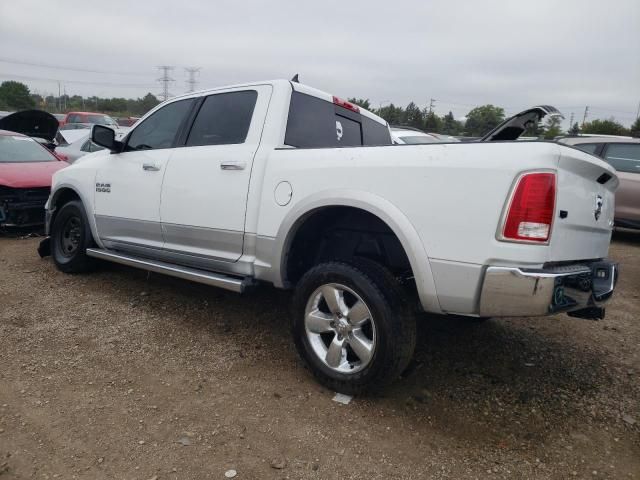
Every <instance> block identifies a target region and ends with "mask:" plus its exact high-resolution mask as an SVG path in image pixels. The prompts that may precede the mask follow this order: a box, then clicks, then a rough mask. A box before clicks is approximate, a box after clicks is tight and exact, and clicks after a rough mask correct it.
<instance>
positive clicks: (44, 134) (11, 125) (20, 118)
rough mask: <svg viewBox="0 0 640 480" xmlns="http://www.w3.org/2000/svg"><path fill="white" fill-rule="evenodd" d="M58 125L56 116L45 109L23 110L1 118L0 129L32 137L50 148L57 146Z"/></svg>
mask: <svg viewBox="0 0 640 480" xmlns="http://www.w3.org/2000/svg"><path fill="white" fill-rule="evenodd" d="M58 126H59V123H58V120H57V119H56V117H54V116H53V115H51V114H50V113H49V112H45V111H44V110H21V111H19V112H14V113H11V114H10V115H7V116H6V117H2V118H0V130H6V131H9V132H15V133H21V134H23V135H27V136H29V137H32V138H34V139H35V140H36V141H37V142H38V143H41V144H42V145H44V146H45V147H47V148H48V149H49V150H53V149H54V148H55V136H56V133H57V132H58Z"/></svg>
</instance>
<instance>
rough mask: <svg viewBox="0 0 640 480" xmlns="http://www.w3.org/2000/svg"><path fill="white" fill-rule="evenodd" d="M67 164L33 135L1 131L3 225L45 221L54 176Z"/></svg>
mask: <svg viewBox="0 0 640 480" xmlns="http://www.w3.org/2000/svg"><path fill="white" fill-rule="evenodd" d="M67 165H68V164H67V163H66V162H63V161H62V160H60V159H58V157H56V156H55V155H54V154H53V153H52V152H51V151H49V150H48V149H46V148H45V147H43V146H42V145H41V144H40V143H38V142H37V141H35V140H34V139H33V138H31V137H28V136H25V135H22V134H20V133H16V132H11V131H7V130H0V227H28V226H35V225H42V224H44V215H45V211H44V204H45V203H46V202H47V198H49V192H50V190H51V176H52V175H53V174H54V173H55V172H57V171H58V170H60V169H62V168H64V167H66V166H67Z"/></svg>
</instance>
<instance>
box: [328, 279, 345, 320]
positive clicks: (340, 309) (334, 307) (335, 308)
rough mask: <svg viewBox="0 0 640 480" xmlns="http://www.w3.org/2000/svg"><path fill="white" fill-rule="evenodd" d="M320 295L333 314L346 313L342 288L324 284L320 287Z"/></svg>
mask: <svg viewBox="0 0 640 480" xmlns="http://www.w3.org/2000/svg"><path fill="white" fill-rule="evenodd" d="M322 296H323V298H324V301H325V302H327V306H328V307H329V310H330V311H331V313H333V314H334V315H337V314H341V315H346V313H347V306H346V305H345V303H344V292H343V291H342V290H340V289H339V288H336V287H333V286H331V285H325V286H324V287H322Z"/></svg>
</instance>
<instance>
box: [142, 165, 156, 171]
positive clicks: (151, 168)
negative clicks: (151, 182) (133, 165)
mask: <svg viewBox="0 0 640 480" xmlns="http://www.w3.org/2000/svg"><path fill="white" fill-rule="evenodd" d="M142 169H143V170H144V171H147V172H157V171H159V170H160V165H156V164H155V163H143V164H142Z"/></svg>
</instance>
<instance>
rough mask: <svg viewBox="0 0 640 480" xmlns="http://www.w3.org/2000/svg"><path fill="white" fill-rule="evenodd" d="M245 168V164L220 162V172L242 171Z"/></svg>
mask: <svg viewBox="0 0 640 480" xmlns="http://www.w3.org/2000/svg"><path fill="white" fill-rule="evenodd" d="M246 167H247V163H246V162H220V168H221V169H222V170H244V169H245V168H246Z"/></svg>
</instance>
